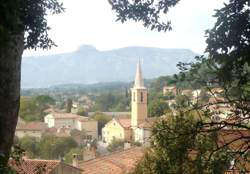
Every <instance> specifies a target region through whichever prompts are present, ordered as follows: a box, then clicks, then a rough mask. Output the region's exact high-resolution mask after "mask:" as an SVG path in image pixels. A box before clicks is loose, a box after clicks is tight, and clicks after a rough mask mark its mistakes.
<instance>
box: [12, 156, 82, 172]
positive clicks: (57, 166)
mask: <svg viewBox="0 0 250 174" xmlns="http://www.w3.org/2000/svg"><path fill="white" fill-rule="evenodd" d="M9 166H10V167H11V168H12V169H14V170H15V171H16V172H17V173H25V174H38V173H43V174H81V173H82V171H83V170H82V169H80V168H77V167H74V166H71V165H68V164H65V163H63V162H61V161H57V160H40V159H22V160H21V161H20V162H16V161H14V160H9Z"/></svg>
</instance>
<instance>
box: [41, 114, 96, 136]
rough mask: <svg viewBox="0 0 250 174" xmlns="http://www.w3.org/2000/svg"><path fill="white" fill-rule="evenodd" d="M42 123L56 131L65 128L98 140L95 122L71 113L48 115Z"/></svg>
mask: <svg viewBox="0 0 250 174" xmlns="http://www.w3.org/2000/svg"><path fill="white" fill-rule="evenodd" d="M44 122H45V123H47V124H48V127H49V128H52V127H55V128H56V129H61V128H67V129H71V130H73V129H77V130H80V131H82V130H84V131H85V132H86V134H87V135H88V136H89V137H91V138H92V139H97V138H98V131H97V129H98V127H97V121H95V120H93V119H91V118H89V117H84V116H80V115H76V114H72V113H56V112H53V113H50V114H48V115H46V116H45V117H44Z"/></svg>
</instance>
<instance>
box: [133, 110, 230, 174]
mask: <svg viewBox="0 0 250 174" xmlns="http://www.w3.org/2000/svg"><path fill="white" fill-rule="evenodd" d="M197 124H198V120H197V119H196V115H195V112H183V111H179V113H178V114H177V115H176V116H173V115H172V116H171V117H168V118H167V119H162V120H161V121H159V122H158V123H157V124H156V125H155V126H154V128H153V131H152V137H151V148H150V149H149V150H148V151H147V152H146V153H145V155H144V157H143V159H142V160H141V161H140V162H139V163H138V165H137V167H136V169H135V171H134V173H135V174H162V173H176V174H183V173H186V174H192V173H200V174H212V173H214V174H220V173H221V174H223V173H224V172H225V171H226V170H227V169H228V167H229V163H230V160H231V158H230V156H229V155H228V154H227V150H226V148H225V149H221V150H220V151H217V152H216V153H214V154H212V155H211V156H210V155H209V154H210V152H212V151H213V149H214V148H215V147H216V146H217V140H218V138H217V137H218V136H217V135H216V134H214V133H213V132H212V133H207V132H206V133H204V134H198V132H196V131H195V130H196V128H197ZM194 132H195V134H194Z"/></svg>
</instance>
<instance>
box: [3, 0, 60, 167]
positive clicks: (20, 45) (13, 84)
mask: <svg viewBox="0 0 250 174" xmlns="http://www.w3.org/2000/svg"><path fill="white" fill-rule="evenodd" d="M62 11H63V7H62V4H60V3H58V2H57V1H56V0H35V1H29V0H22V1H20V0H9V1H2V2H1V3H0V59H1V61H0V105H1V107H0V137H1V141H0V155H3V156H4V157H5V160H4V164H6V163H7V160H8V157H9V152H10V148H11V145H12V143H13V137H14V132H15V127H16V123H17V116H18V110H19V99H20V77H21V75H20V73H21V57H22V53H23V50H24V49H37V48H42V49H48V48H50V47H51V46H54V45H55V43H54V42H53V41H52V40H51V39H50V38H49V37H48V30H49V27H48V25H47V20H46V15H47V14H48V12H51V13H53V14H55V13H61V12H62Z"/></svg>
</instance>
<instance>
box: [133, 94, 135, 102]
mask: <svg viewBox="0 0 250 174" xmlns="http://www.w3.org/2000/svg"><path fill="white" fill-rule="evenodd" d="M133 100H134V102H135V92H133Z"/></svg>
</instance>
